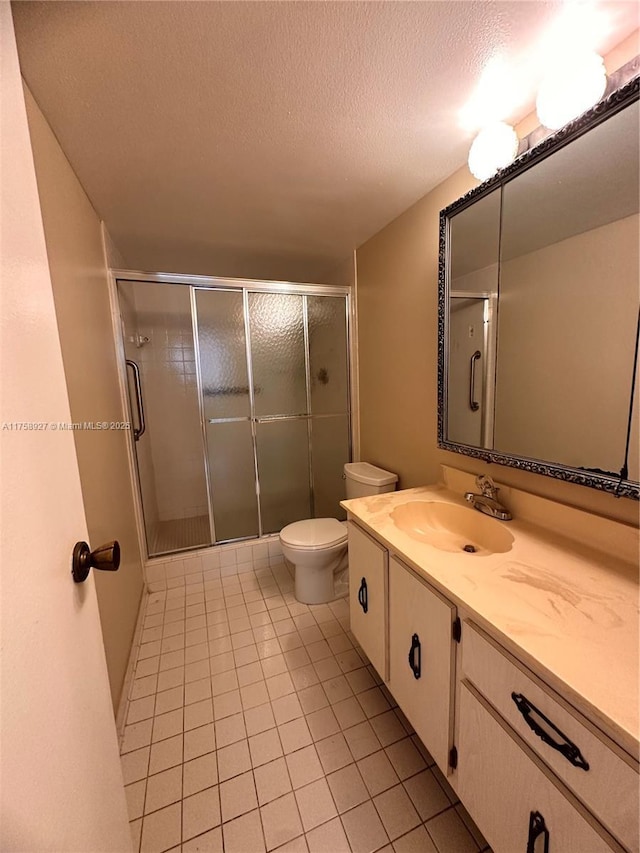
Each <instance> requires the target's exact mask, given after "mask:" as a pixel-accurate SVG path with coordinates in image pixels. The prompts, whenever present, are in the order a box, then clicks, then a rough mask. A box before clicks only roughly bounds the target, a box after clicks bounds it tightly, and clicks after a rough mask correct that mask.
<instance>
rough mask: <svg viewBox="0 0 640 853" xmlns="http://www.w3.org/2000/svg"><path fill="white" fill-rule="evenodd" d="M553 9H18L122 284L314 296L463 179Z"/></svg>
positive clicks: (73, 5)
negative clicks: (236, 287)
mask: <svg viewBox="0 0 640 853" xmlns="http://www.w3.org/2000/svg"><path fill="white" fill-rule="evenodd" d="M559 5H560V3H559V2H426V0H425V2H364V3H361V2H109V0H102V2H17V3H14V4H13V10H14V18H15V24H16V35H17V40H18V49H19V54H20V61H21V65H22V71H23V75H24V77H25V79H26V81H27V83H28V85H29V87H30V88H31V90H32V92H33V94H34V96H35V98H36V100H37V101H38V103H39V105H40V107H41V109H42V110H43V112H44V114H45V116H46V117H47V119H48V121H49V123H50V124H51V126H52V128H53V130H54V132H55V134H56V136H57V137H58V139H59V141H60V143H61V145H62V147H63V149H64V150H65V152H66V154H67V156H68V158H69V160H70V162H71V164H72V166H73V168H74V169H75V171H76V173H77V175H78V177H79V179H80V181H81V182H82V184H83V186H84V188H85V189H86V191H87V194H88V195H89V197H90V199H91V201H92V202H93V204H94V206H95V208H96V210H97V211H98V213H99V214H100V216H101V217H102V218H103V219H104V220H105V221H106V223H107V226H108V228H109V230H110V232H111V234H112V236H113V238H114V241H115V243H116V244H117V246H118V248H119V249H120V251H121V252H122V254H123V256H124V258H125V261H126V263H127V265H128V266H130V267H131V268H136V269H149V270H170V271H180V272H193V273H202V274H214V275H238V276H248V277H259V278H280V279H293V280H308V281H313V280H322V279H323V278H328V277H329V275H330V272H331V270H332V269H333V268H335V267H336V265H338V264H340V263H341V262H343V261H344V260H345V259H346V258H348V256H349V255H350V253H351V251H352V250H353V249H354V248H356V247H357V246H358V245H360V244H361V243H363V242H364V241H365V240H366V239H368V238H369V237H370V236H372V235H373V234H374V233H376V232H377V231H378V230H379V229H380V228H382V227H383V226H384V225H385V224H386V223H388V222H389V221H390V220H392V219H393V218H394V217H396V216H397V215H398V214H399V213H401V212H402V211H403V210H405V209H406V208H407V207H409V206H410V205H411V204H412V203H413V202H415V201H417V200H418V199H419V198H420V197H422V196H423V195H424V194H425V193H426V192H428V191H429V190H430V189H431V188H432V187H434V186H435V185H437V184H438V183H439V182H440V181H442V180H443V179H444V178H445V177H447V176H448V175H449V174H451V173H452V172H453V171H454V170H455V169H457V168H459V167H460V166H461V165H463V164H464V163H465V161H466V156H467V150H468V145H469V141H470V134H469V133H466V134H465V133H464V132H463V131H462V130H461V129H460V127H459V123H458V111H459V110H460V108H461V107H462V106H463V104H464V103H465V102H466V101H467V99H468V98H469V96H470V94H471V93H472V91H473V89H474V86H475V85H476V84H477V82H478V79H479V77H480V74H481V71H482V69H483V67H484V66H485V64H486V62H487V61H488V60H489V59H490V58H491V57H492V56H494V55H496V54H500V55H502V56H504V57H505V58H506V60H507V61H509V60H510V59H513V58H515V57H517V56H518V54H519V52H522V51H523V50H525V49H526V48H527V47H528V45H529V44H531V42H532V41H533V40H535V39H537V38H539V36H540V35H541V33H542V32H543V31H544V29H545V27H547V26H548V25H549V22H550V21H551V20H552V19H553V17H554V15H556V14H557V11H558V7H559ZM608 5H610V6H611V7H612V8H613V7H625V4H624V3H611V4H608ZM626 6H627V7H633V8H634V9H636V8H637V7H636V6H635V4H634V3H628V4H626ZM635 14H637V12H636V13H635ZM623 17H624V15H623ZM622 26H623V27H626V31H622V30H620V29H619V30H618V32H616V33H615V34H614V35H613V36H612V37H611V39H610V42H609V45H608V46H609V47H611V46H612V45H613V44H615V43H616V42H617V41H620V40H621V38H622V37H624V36H625V35H627V33H628V32H629V31H630V26H629V22H628V21H626V22H625V23H624V24H623V25H622ZM636 26H637V23H636ZM529 106H530V104H524V105H523V108H524V107H529ZM524 111H525V112H526V110H524ZM518 117H519V116H515V117H514V118H518Z"/></svg>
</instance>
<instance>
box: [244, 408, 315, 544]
mask: <svg viewBox="0 0 640 853" xmlns="http://www.w3.org/2000/svg"><path fill="white" fill-rule="evenodd" d="M256 427H257V451H258V476H259V478H260V508H261V514H262V532H263V533H264V534H266V533H278V532H279V531H280V530H281V529H282V528H283V527H284V526H285V525H286V524H291V522H293V521H300V520H301V519H303V518H309V517H310V516H311V496H310V484H309V435H308V432H307V421H306V419H291V420H277V421H267V422H266V423H264V422H263V423H260V422H259V423H258V424H257V425H256Z"/></svg>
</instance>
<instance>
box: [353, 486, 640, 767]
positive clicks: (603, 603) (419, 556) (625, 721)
mask: <svg viewBox="0 0 640 853" xmlns="http://www.w3.org/2000/svg"><path fill="white" fill-rule="evenodd" d="M433 500H435V501H446V502H451V503H456V504H458V505H460V506H464V507H465V508H466V509H467V510H468V511H469V512H470V513H475V512H476V510H474V509H473V508H471V507H469V506H468V504H466V503H465V502H464V500H463V499H462V496H461V495H458V494H457V493H454V492H451V491H448V490H447V489H446V488H445V487H444V486H440V485H434V486H428V487H422V488H417V489H407V490H404V491H399V492H390V493H387V494H382V495H375V496H373V497H365V498H357V499H354V500H348V501H343V502H342V506H343V507H344V508H345V509H346V510H347V512H348V513H349V516H350V517H352V518H353V519H354V520H355V521H357V522H358V523H359V524H360V525H361V526H362V527H364V528H365V529H368V530H369V531H370V532H371V533H372V534H373V535H374V536H375V537H376V538H377V539H378V540H380V541H381V542H383V543H384V544H385V545H386V546H387V547H388V548H389V550H390V551H391V552H393V553H395V554H397V555H398V556H399V557H400V558H401V559H402V560H403V561H404V562H406V563H407V564H408V565H410V566H411V567H412V568H413V569H414V570H416V571H417V572H418V573H420V574H421V575H422V576H423V577H425V579H427V580H428V581H429V582H430V583H432V584H433V586H435V587H436V588H437V589H439V590H440V591H441V592H442V593H444V594H445V595H446V596H447V597H448V598H449V599H450V600H451V601H453V602H454V603H455V604H456V605H458V606H460V607H461V608H464V610H465V611H467V613H469V615H471V616H472V618H473V619H474V621H477V623H478V624H479V625H480V626H481V627H483V628H485V629H486V630H488V631H489V633H491V634H493V636H495V637H496V639H498V640H499V641H500V642H501V643H502V644H503V645H504V646H505V647H506V648H508V649H509V650H510V651H512V653H513V654H514V655H515V656H516V657H518V658H519V659H520V660H522V661H523V663H525V664H527V665H528V666H529V667H530V668H531V669H532V670H534V671H535V672H537V673H538V674H539V675H540V677H541V678H542V679H543V680H544V681H546V683H547V684H549V685H550V686H551V687H553V688H554V689H556V690H557V691H558V692H559V693H561V694H562V695H564V696H565V698H566V699H567V700H568V701H570V702H571V704H573V705H574V706H575V707H576V708H578V710H580V711H582V712H583V713H584V714H585V716H586V717H587V718H589V719H591V720H592V722H594V723H595V724H596V725H598V726H599V727H600V728H601V729H602V730H603V731H604V732H605V733H606V734H608V735H609V736H610V737H612V738H613V740H615V741H616V742H617V743H618V744H619V745H620V746H621V747H623V748H624V749H626V750H627V751H628V752H629V753H630V754H631V755H633V756H636V757H637V755H638V742H639V719H638V696H639V663H640V653H639V639H640V637H639V608H638V568H637V563H636V562H634V561H633V560H629V558H628V557H629V555H628V549H627V554H626V559H625V558H623V557H621V556H620V555H619V554H611V553H606V552H605V551H599V550H594V549H593V548H590V547H586V546H585V545H584V544H581V543H580V542H578V541H576V540H575V539H569V538H566V537H564V536H561V535H559V534H557V533H553V532H550V531H548V530H546V529H545V528H542V527H540V526H536V525H534V524H532V523H530V522H527V521H523V520H518V519H517V518H516V519H514V520H513V521H509V522H499V521H496V522H495V523H496V524H500V525H504V526H505V527H507V528H508V530H509V532H510V533H511V534H512V535H513V537H514V541H513V545H512V547H511V549H510V550H509V551H507V552H505V553H500V554H497V553H496V554H487V553H484V554H482V553H476V554H467V553H464V552H458V551H456V552H452V551H442V550H440V549H438V548H435V547H433V546H432V545H430V544H428V543H426V542H424V541H420V540H419V539H418V538H416V536H415V535H414V534H409V533H406V532H404V531H402V530H401V529H399V527H398V526H397V525H396V523H395V522H394V521H393V518H392V513H393V510H394V509H396V508H397V507H399V506H401V505H402V504H404V503H408V502H409V501H433ZM560 511H561V510H560ZM588 520H589V514H588V513H585V524H588ZM612 524H615V523H614V522H612ZM614 541H615V536H614ZM609 550H613V549H609Z"/></svg>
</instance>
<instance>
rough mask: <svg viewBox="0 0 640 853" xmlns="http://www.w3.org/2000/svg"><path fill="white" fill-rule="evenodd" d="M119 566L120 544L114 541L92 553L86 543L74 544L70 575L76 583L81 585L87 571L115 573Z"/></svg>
mask: <svg viewBox="0 0 640 853" xmlns="http://www.w3.org/2000/svg"><path fill="white" fill-rule="evenodd" d="M119 566H120V543H119V542H118V541H117V540H116V539H114V540H113V542H107V543H105V544H104V545H100V547H99V548H96V549H95V551H92V550H91V549H90V548H89V546H88V545H87V543H86V542H76V544H75V546H74V548H73V557H72V559H71V574H72V575H73V579H74V581H75V582H76V583H83V582H84V581H86V579H87V578H88V576H89V570H90V569H92V568H94V569H100V570H101V571H106V572H117V571H118V568H119Z"/></svg>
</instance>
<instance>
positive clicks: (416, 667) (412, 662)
mask: <svg viewBox="0 0 640 853" xmlns="http://www.w3.org/2000/svg"><path fill="white" fill-rule="evenodd" d="M416 652H418V662H417V663H416ZM409 666H410V667H411V669H412V671H413V677H414V678H420V671H421V668H422V647H421V646H420V637H419V636H418V635H417V634H414V635H413V637H412V638H411V648H410V649H409Z"/></svg>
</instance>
